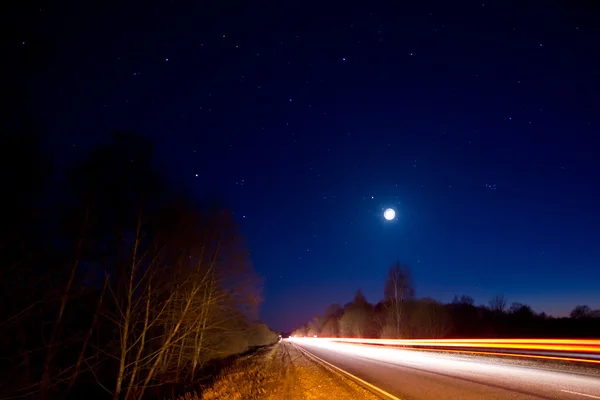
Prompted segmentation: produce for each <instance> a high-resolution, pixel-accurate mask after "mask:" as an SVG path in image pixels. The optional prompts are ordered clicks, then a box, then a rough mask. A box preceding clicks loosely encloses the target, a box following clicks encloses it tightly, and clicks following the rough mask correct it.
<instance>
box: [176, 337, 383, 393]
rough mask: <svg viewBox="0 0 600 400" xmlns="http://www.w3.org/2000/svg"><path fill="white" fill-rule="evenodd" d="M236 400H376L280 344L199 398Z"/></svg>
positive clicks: (242, 363)
mask: <svg viewBox="0 0 600 400" xmlns="http://www.w3.org/2000/svg"><path fill="white" fill-rule="evenodd" d="M200 398H201V399H203V400H214V399H240V400H242V399H243V400H258V399H261V400H262V399H264V400H303V399H310V400H321V399H322V400H325V399H336V400H377V399H379V397H377V396H375V395H374V394H372V393H371V392H369V391H367V390H366V389H364V388H363V387H361V386H359V385H358V384H356V383H355V382H354V381H352V380H350V379H348V378H346V377H345V376H342V375H341V374H339V373H337V372H334V371H332V370H330V369H329V368H327V367H324V366H323V365H321V364H320V363H317V362H315V361H313V360H311V359H309V358H308V357H306V356H305V355H304V354H303V353H302V352H301V351H300V350H298V349H297V348H296V347H295V346H294V345H292V344H290V343H287V342H286V341H281V342H279V343H278V344H276V345H274V346H273V347H272V348H271V349H269V350H267V351H262V352H259V353H257V354H255V355H252V356H247V357H244V358H241V359H239V360H237V361H236V362H235V363H234V365H232V366H231V367H230V368H228V369H227V370H226V371H224V372H223V373H222V374H221V376H219V377H218V378H217V380H216V381H215V383H214V384H213V385H212V386H211V387H210V388H206V389H205V390H204V391H203V393H202V396H201V397H196V396H193V395H189V394H188V395H186V396H183V397H180V399H181V400H183V399H200Z"/></svg>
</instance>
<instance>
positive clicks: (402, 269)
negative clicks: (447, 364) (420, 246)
mask: <svg viewBox="0 0 600 400" xmlns="http://www.w3.org/2000/svg"><path fill="white" fill-rule="evenodd" d="M383 294H384V296H383V300H381V301H379V302H378V303H377V304H375V305H373V304H370V303H369V302H368V301H367V299H366V298H365V296H364V295H363V294H362V292H361V291H360V290H358V291H357V292H356V294H355V296H354V298H353V299H352V301H350V302H349V303H347V304H345V305H344V306H342V305H339V304H332V305H330V306H329V307H327V309H326V310H325V313H324V314H323V315H322V316H316V317H314V318H313V319H312V320H310V321H308V322H307V323H306V324H304V325H303V326H301V327H299V328H297V329H296V330H294V331H293V332H292V333H291V335H292V336H299V337H303V336H308V337H313V336H318V337H349V338H384V339H412V338H420V339H442V338H533V337H538V338H559V337H563V338H564V337H568V338H592V337H594V338H597V337H600V310H594V309H591V308H590V307H588V306H586V305H578V306H575V307H574V308H573V309H572V311H571V313H570V315H569V317H561V318H556V317H553V316H550V315H547V314H545V313H543V312H542V313H536V312H535V311H534V310H533V309H532V308H531V307H530V306H528V305H526V304H522V303H519V302H512V303H511V304H510V305H509V304H508V301H507V299H506V298H505V296H504V295H502V294H498V295H496V296H494V297H493V298H491V299H490V300H489V302H488V304H484V305H475V302H474V300H473V298H472V297H470V296H468V295H461V296H458V295H456V296H454V299H453V301H452V302H451V303H448V304H443V303H441V302H439V301H436V300H434V299H432V298H417V297H416V296H415V285H414V282H413V279H412V277H411V272H410V269H409V268H408V266H404V265H401V264H400V263H399V262H397V263H396V264H394V265H393V266H392V267H390V268H389V270H388V274H387V277H386V280H385V284H384V290H383Z"/></svg>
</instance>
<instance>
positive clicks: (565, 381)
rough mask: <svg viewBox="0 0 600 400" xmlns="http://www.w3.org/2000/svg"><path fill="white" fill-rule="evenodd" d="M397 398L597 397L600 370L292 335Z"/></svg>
mask: <svg viewBox="0 0 600 400" xmlns="http://www.w3.org/2000/svg"><path fill="white" fill-rule="evenodd" d="M294 343H295V344H297V345H299V346H301V347H302V348H303V349H305V350H307V351H308V352H309V353H311V354H313V355H315V356H317V357H319V358H321V359H323V360H325V361H327V362H329V363H331V364H333V365H335V366H337V367H339V368H341V369H343V370H345V371H347V372H349V373H351V374H353V375H355V376H357V377H359V378H361V379H363V380H365V381H366V382H369V383H371V384H373V385H375V386H377V387H379V388H381V389H383V390H385V391H386V392H388V393H390V394H392V395H394V396H396V397H398V398H400V399H401V400H445V399H452V400H454V399H457V400H463V399H464V400H475V399H477V400H484V399H561V400H563V399H564V400H589V399H600V375H596V374H588V373H581V372H573V371H571V370H569V369H567V368H565V369H560V368H558V367H557V368H554V367H549V366H548V365H546V364H539V365H536V364H535V363H531V362H527V363H524V365H521V364H520V363H519V362H518V361H514V360H510V361H506V362H505V361H503V360H499V359H498V358H488V357H472V356H462V355H455V354H440V353H435V352H422V351H413V350H402V349H391V348H385V347H377V346H360V345H353V344H345V343H327V344H323V343H313V342H311V341H310V340H308V341H306V340H300V341H294Z"/></svg>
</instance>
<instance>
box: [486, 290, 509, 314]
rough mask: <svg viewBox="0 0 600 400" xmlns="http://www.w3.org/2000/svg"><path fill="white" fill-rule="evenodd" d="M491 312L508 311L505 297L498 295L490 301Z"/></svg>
mask: <svg viewBox="0 0 600 400" xmlns="http://www.w3.org/2000/svg"><path fill="white" fill-rule="evenodd" d="M489 305H490V310H492V311H494V312H498V313H500V312H503V311H504V310H505V309H506V299H505V298H504V295H502V294H497V295H495V296H494V297H492V299H491V300H490V301H489Z"/></svg>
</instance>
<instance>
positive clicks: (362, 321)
mask: <svg viewBox="0 0 600 400" xmlns="http://www.w3.org/2000/svg"><path fill="white" fill-rule="evenodd" d="M339 326H340V334H341V335H342V336H344V337H357V338H360V337H366V336H367V335H369V334H370V333H371V328H372V306H371V305H370V304H369V303H368V301H367V299H366V298H365V296H364V295H363V294H362V292H361V291H360V290H357V291H356V294H355V295H354V299H353V300H352V302H351V303H348V304H346V306H345V307H344V315H342V317H341V318H340V322H339Z"/></svg>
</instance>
